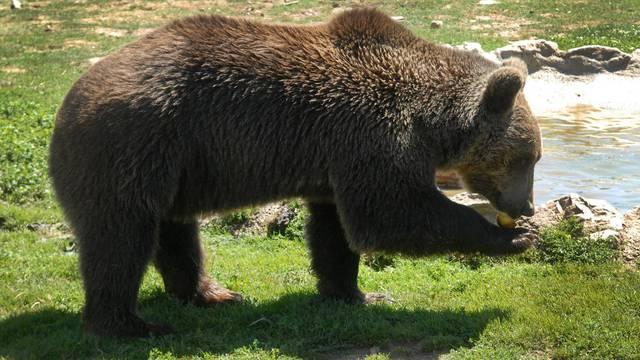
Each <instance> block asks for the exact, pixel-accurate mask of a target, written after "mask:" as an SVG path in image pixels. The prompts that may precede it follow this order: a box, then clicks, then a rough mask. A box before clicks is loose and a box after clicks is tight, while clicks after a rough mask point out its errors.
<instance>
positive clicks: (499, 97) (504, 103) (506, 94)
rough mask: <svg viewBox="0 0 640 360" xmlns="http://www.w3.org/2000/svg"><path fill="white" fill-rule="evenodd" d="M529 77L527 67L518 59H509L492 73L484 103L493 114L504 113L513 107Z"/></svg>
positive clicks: (485, 91) (485, 90) (483, 95)
mask: <svg viewBox="0 0 640 360" xmlns="http://www.w3.org/2000/svg"><path fill="white" fill-rule="evenodd" d="M526 77H527V72H526V65H525V64H524V63H523V62H522V61H521V60H517V59H513V60H511V59H509V60H507V61H505V62H504V63H503V66H502V67H501V68H499V69H497V70H495V71H493V72H492V73H491V75H489V79H488V80H487V86H486V88H485V89H484V93H483V94H482V102H483V103H484V104H485V106H486V107H487V109H488V110H489V111H491V112H493V113H503V112H505V111H507V110H509V109H511V108H512V107H513V103H514V102H515V100H516V96H517V95H518V92H520V90H522V88H523V87H524V83H525V80H526Z"/></svg>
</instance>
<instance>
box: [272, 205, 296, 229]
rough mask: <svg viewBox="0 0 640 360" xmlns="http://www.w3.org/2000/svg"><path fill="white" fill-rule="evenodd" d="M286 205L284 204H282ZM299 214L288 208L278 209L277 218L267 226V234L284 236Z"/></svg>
mask: <svg viewBox="0 0 640 360" xmlns="http://www.w3.org/2000/svg"><path fill="white" fill-rule="evenodd" d="M282 205H284V204H282ZM297 214H298V212H297V211H296V210H295V209H292V208H290V207H288V206H286V205H285V206H282V207H281V208H280V209H278V214H277V217H276V218H275V219H274V220H272V221H271V222H270V223H268V224H267V234H284V232H285V230H286V229H287V227H289V224H291V221H293V219H294V218H295V217H296V215H297Z"/></svg>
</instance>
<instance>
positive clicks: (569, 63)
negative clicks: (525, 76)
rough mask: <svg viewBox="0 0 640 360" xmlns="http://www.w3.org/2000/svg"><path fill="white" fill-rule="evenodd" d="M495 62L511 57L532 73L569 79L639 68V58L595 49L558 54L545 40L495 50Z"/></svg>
mask: <svg viewBox="0 0 640 360" xmlns="http://www.w3.org/2000/svg"><path fill="white" fill-rule="evenodd" d="M494 54H495V55H496V56H497V57H498V59H501V60H504V59H508V58H511V57H517V58H520V59H522V60H523V61H524V62H525V63H526V64H527V68H528V69H529V73H534V72H536V71H538V70H540V69H542V68H552V69H554V70H556V71H558V72H561V73H564V74H569V75H583V74H595V73H602V72H617V71H624V70H628V69H630V68H631V69H635V68H637V67H640V57H636V56H635V55H630V54H627V53H624V52H623V51H621V50H619V49H616V48H612V47H608V46H599V45H588V46H581V47H578V48H574V49H570V50H568V51H561V50H560V49H558V44H556V43H555V42H552V41H547V40H522V41H516V42H513V43H511V44H509V45H507V46H505V47H502V48H499V49H496V50H495V51H494Z"/></svg>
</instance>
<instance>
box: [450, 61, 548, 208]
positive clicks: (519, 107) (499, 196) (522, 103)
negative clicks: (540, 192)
mask: <svg viewBox="0 0 640 360" xmlns="http://www.w3.org/2000/svg"><path fill="white" fill-rule="evenodd" d="M526 77H527V68H526V65H525V64H524V63H523V62H522V61H520V60H517V59H513V60H507V61H505V62H504V63H503V66H502V67H500V68H498V69H496V70H493V71H492V72H490V73H489V74H487V77H486V79H483V85H482V89H481V91H479V95H478V96H479V106H480V110H479V111H478V112H477V114H478V115H477V117H476V119H475V121H478V122H479V129H480V131H479V136H478V137H477V138H476V139H477V141H476V142H475V144H474V145H473V146H471V148H470V151H469V152H468V154H467V155H466V156H465V157H464V160H463V162H462V164H461V166H460V167H459V168H458V171H459V173H460V174H461V176H462V179H463V183H464V184H465V187H466V188H467V189H468V190H470V191H473V192H476V193H479V194H482V195H484V196H485V197H486V198H487V199H489V201H490V202H491V204H492V205H493V206H494V207H495V208H496V209H498V210H499V211H502V212H505V213H507V214H509V215H510V216H511V217H513V218H517V217H519V216H521V215H525V216H531V215H533V213H534V209H535V207H534V203H533V175H534V167H535V165H536V163H537V162H538V160H540V156H541V155H542V140H541V137H540V128H539V127H538V122H537V120H536V118H535V117H534V116H533V114H532V113H531V110H530V109H529V105H528V104H527V101H526V100H525V98H524V95H523V93H522V89H523V87H524V83H525V79H526Z"/></svg>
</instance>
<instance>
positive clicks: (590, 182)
mask: <svg viewBox="0 0 640 360" xmlns="http://www.w3.org/2000/svg"><path fill="white" fill-rule="evenodd" d="M637 81H639V82H640V80H637ZM635 96H637V93H636V95H635ZM635 101H636V102H640V98H637V100H635ZM634 105H637V104H634ZM538 120H539V122H540V127H541V129H542V137H543V141H544V153H543V157H542V159H541V160H540V162H539V163H538V165H537V166H536V176H535V196H536V205H542V204H544V203H545V202H547V201H548V200H551V199H553V198H557V197H559V196H562V195H566V194H569V193H572V192H573V193H578V194H579V195H582V196H585V197H591V198H596V199H603V200H607V201H609V202H610V203H611V204H613V205H614V206H615V207H616V208H618V209H619V210H621V211H626V210H629V209H631V208H632V207H635V206H640V112H635V111H629V109H628V107H627V108H626V109H624V110H620V109H616V108H609V109H603V108H601V107H597V106H593V105H581V104H576V105H572V106H568V107H566V108H564V109H563V110H558V111H554V112H553V113H552V114H549V113H546V115H542V116H540V115H539V116H538Z"/></svg>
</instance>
